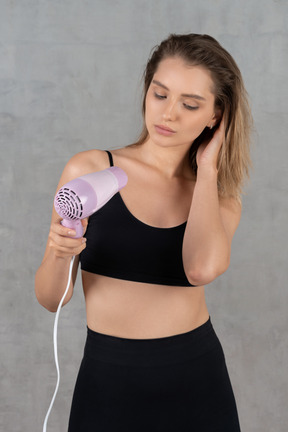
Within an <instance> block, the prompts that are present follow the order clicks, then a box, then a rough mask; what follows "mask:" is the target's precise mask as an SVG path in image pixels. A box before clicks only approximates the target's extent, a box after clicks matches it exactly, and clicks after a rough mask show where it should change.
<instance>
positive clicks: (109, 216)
mask: <svg viewBox="0 0 288 432" xmlns="http://www.w3.org/2000/svg"><path fill="white" fill-rule="evenodd" d="M107 153H108V156H109V160H110V166H113V158H112V154H111V153H110V152H109V151H107ZM185 227H186V222H184V223H183V224H181V225H179V226H176V227H172V228H157V227H152V226H150V225H147V224H145V223H143V222H141V221H140V220H139V219H137V218H136V217H134V216H133V215H132V213H131V212H130V211H129V210H128V208H127V207H126V205H125V203H124V201H123V199H122V197H121V194H120V193H119V192H118V193H116V194H115V195H114V196H113V198H111V199H110V201H108V203H107V204H105V205H104V206H103V207H102V208H101V209H100V210H98V211H97V212H96V213H94V214H93V215H91V216H90V218H89V223H88V227H87V231H86V233H85V237H86V238H87V243H86V248H85V249H84V250H83V252H82V253H81V255H80V261H81V269H82V270H85V271H88V272H91V273H96V274H99V275H104V276H109V277H112V278H116V279H124V280H129V281H134V282H144V283H151V284H160V285H173V286H194V285H191V284H190V282H189V281H188V279H187V277H186V275H185V272H184V268H183V261H182V243H183V236H184V231H185Z"/></svg>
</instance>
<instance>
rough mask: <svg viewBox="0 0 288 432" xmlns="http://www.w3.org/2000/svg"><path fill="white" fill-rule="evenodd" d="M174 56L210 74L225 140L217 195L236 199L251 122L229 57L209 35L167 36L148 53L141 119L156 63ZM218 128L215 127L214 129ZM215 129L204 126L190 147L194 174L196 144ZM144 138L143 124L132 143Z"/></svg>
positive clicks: (248, 161)
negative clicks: (223, 118)
mask: <svg viewBox="0 0 288 432" xmlns="http://www.w3.org/2000/svg"><path fill="white" fill-rule="evenodd" d="M171 57H176V58H177V57H178V58H181V59H182V60H184V62H185V63H187V65H189V66H201V67H203V68H205V69H206V70H208V71H210V73H211V77H212V80H213V83H214V89H213V94H214V95H215V108H220V110H221V112H222V115H223V114H225V120H226V125H225V138H224V142H223V144H222V146H221V149H220V152H219V157H218V163H217V169H218V191H219V196H223V197H227V196H233V197H235V198H238V199H240V195H241V193H242V192H243V191H242V188H243V184H244V180H245V179H246V178H249V168H250V166H251V165H252V164H251V159H250V151H249V149H250V140H251V138H250V137H251V131H252V125H253V119H252V116H251V111H250V107H249V102H248V94H247V92H246V89H245V87H244V83H243V79H242V75H241V72H240V70H239V68H238V66H237V64H236V63H235V61H234V59H233V58H232V56H231V55H230V54H229V53H228V52H227V51H226V50H225V49H224V48H223V47H222V46H221V45H220V44H219V43H218V42H217V41H216V40H215V39H214V38H213V37H211V36H209V35H205V34H204V35H200V34H193V33H192V34H186V35H176V34H171V35H170V36H169V37H168V38H167V39H165V40H164V41H163V42H161V44H160V45H158V46H156V47H155V48H154V49H153V50H152V54H151V56H150V59H149V60H148V63H147V66H146V69H145V71H144V74H143V79H144V91H143V103H142V114H143V117H144V118H145V101H146V94H147V91H148V88H149V86H150V83H151V81H152V79H153V76H154V74H155V72H156V71H157V68H158V65H159V63H160V62H161V61H162V60H164V59H167V58H171ZM218 126H219V123H218V125H216V128H217V127H218ZM214 130H215V128H213V129H212V130H210V129H209V128H208V127H206V128H205V129H204V130H203V132H202V133H201V134H200V135H199V136H198V137H197V138H196V139H195V140H194V142H193V143H192V144H191V148H190V162H191V167H192V169H193V171H194V172H195V174H197V163H196V153H197V150H198V147H199V145H200V144H201V143H202V142H203V141H205V140H207V139H211V137H212V136H213V133H214ZM147 137H148V131H147V128H146V125H145V123H144V125H143V129H142V132H141V134H140V136H139V139H138V141H137V142H136V143H135V144H143V143H144V142H145V141H146V139H147Z"/></svg>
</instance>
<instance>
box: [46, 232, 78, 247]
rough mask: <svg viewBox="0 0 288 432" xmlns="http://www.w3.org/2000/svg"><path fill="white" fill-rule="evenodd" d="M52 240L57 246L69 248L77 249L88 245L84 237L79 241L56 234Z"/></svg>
mask: <svg viewBox="0 0 288 432" xmlns="http://www.w3.org/2000/svg"><path fill="white" fill-rule="evenodd" d="M51 238H52V240H53V241H54V243H55V244H56V245H58V246H63V247H68V248H77V247H79V246H81V245H82V244H83V243H86V238H84V237H81V238H79V239H72V238H69V237H66V236H61V235H58V234H54V235H52V236H51Z"/></svg>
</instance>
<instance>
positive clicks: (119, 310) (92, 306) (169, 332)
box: [82, 271, 209, 339]
mask: <svg viewBox="0 0 288 432" xmlns="http://www.w3.org/2000/svg"><path fill="white" fill-rule="evenodd" d="M82 282H83V287H84V295H85V300H86V310H87V325H88V327H89V328H90V329H91V330H94V331H96V332H99V333H103V334H107V335H111V336H117V337H123V338H129V339H151V338H161V337H166V336H173V335H177V334H181V333H186V332H189V331H191V330H193V329H195V328H197V327H199V326H200V325H202V324H204V323H205V322H206V321H207V320H208V318H209V313H208V309H207V306H206V301H205V293H204V286H201V287H191V286H188V287H175V286H167V285H156V284H149V283H142V282H132V281H126V280H121V279H114V278H110V277H106V276H101V275H97V274H94V273H89V272H86V271H82Z"/></svg>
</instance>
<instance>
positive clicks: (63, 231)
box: [50, 219, 76, 237]
mask: <svg viewBox="0 0 288 432" xmlns="http://www.w3.org/2000/svg"><path fill="white" fill-rule="evenodd" d="M62 220H63V219H57V221H55V222H53V223H52V224H51V227H50V230H51V231H52V232H55V233H56V234H58V235H61V236H65V237H74V236H75V235H76V231H75V230H73V229H71V228H67V227H64V226H63V225H62V224H61V221H62Z"/></svg>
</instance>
